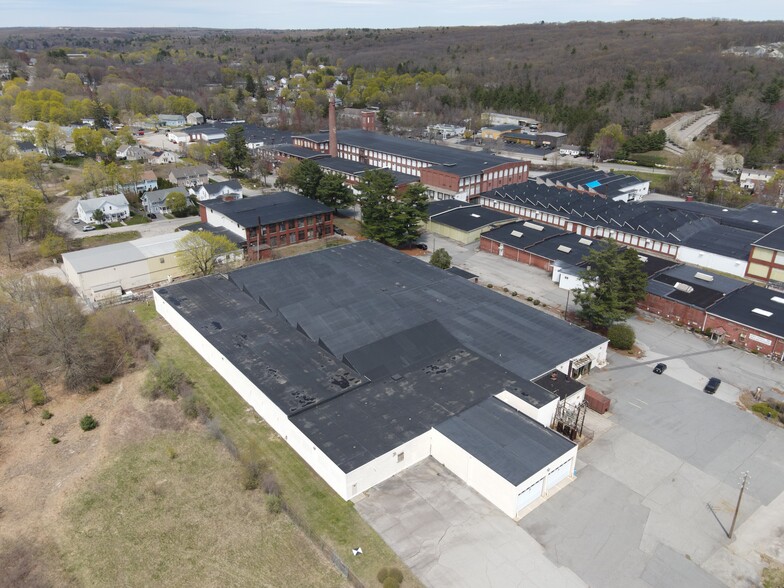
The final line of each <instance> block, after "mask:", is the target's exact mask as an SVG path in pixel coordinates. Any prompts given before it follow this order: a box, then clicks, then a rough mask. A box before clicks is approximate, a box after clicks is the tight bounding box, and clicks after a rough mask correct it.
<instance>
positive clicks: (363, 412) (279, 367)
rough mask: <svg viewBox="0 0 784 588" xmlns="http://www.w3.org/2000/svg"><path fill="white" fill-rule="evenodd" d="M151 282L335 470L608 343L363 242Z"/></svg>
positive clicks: (525, 388) (524, 391)
mask: <svg viewBox="0 0 784 588" xmlns="http://www.w3.org/2000/svg"><path fill="white" fill-rule="evenodd" d="M261 198H264V197H261ZM251 200H252V199H251ZM314 283H317V284H318V287H313V285H314ZM157 293H158V294H159V295H160V296H161V297H162V298H163V299H164V300H165V301H166V302H168V303H169V304H170V305H172V306H173V307H174V308H175V309H176V311H177V312H178V313H179V314H180V315H181V316H182V317H183V318H184V319H185V320H186V321H188V322H189V323H190V324H191V325H192V326H193V327H194V328H195V329H196V330H197V331H198V332H199V333H201V334H202V335H203V336H204V337H206V338H207V339H208V340H209V341H210V343H211V344H212V345H214V346H215V347H216V348H217V349H218V351H219V352H220V353H221V354H223V355H224V356H225V357H226V358H227V359H228V360H229V361H230V362H232V364H233V365H235V366H236V367H237V369H239V370H240V371H241V372H242V373H243V374H245V375H246V376H247V377H248V378H249V379H250V380H251V381H252V382H254V383H255V384H256V385H257V386H258V387H259V388H261V389H262V390H264V393H265V394H266V395H267V396H268V397H269V398H270V400H271V401H272V402H273V403H275V404H276V405H277V406H278V407H279V408H280V409H281V410H282V411H283V412H284V413H285V414H287V415H289V418H290V420H291V421H292V422H293V423H294V424H295V425H296V426H297V427H298V428H299V429H300V430H302V431H303V433H304V434H305V435H307V437H308V438H309V439H310V440H311V441H312V442H313V443H314V445H316V446H317V447H319V449H321V450H322V451H323V452H324V453H325V454H326V455H327V456H328V457H329V458H330V459H331V460H333V461H334V462H335V463H336V464H337V465H338V466H339V467H340V468H341V469H342V470H343V471H344V472H348V471H352V470H354V469H356V468H357V467H359V466H361V465H363V464H365V463H367V462H369V461H370V460H372V459H373V458H375V457H378V456H379V455H383V454H384V453H386V452H388V451H391V450H392V449H394V448H395V447H397V446H399V445H400V444H401V443H403V442H405V441H407V440H410V439H413V438H414V437H416V436H418V435H421V434H423V433H425V432H426V431H427V430H429V429H430V428H432V427H434V426H439V425H440V424H441V423H443V422H444V421H446V420H448V419H450V418H451V417H453V416H455V415H458V414H460V413H461V412H463V411H464V410H466V409H468V408H470V407H472V406H475V405H477V404H479V403H481V402H482V401H483V400H485V399H487V398H490V397H491V396H493V395H495V394H498V393H500V392H501V391H503V390H507V391H509V392H510V393H511V394H515V395H517V396H518V397H519V398H525V399H526V400H527V401H528V402H530V403H531V404H532V405H534V406H543V405H544V404H546V403H550V402H553V401H555V396H554V395H552V394H550V393H549V392H548V391H546V390H544V389H543V388H541V387H538V386H534V385H533V384H531V383H530V382H526V381H525V380H528V379H530V378H533V377H538V376H539V375H541V374H542V373H545V372H547V373H549V371H550V370H552V369H553V367H554V366H556V365H559V364H560V363H563V362H565V361H568V360H569V359H572V358H574V357H577V356H580V355H582V354H584V353H585V352H586V351H587V350H588V349H591V348H593V347H595V346H597V345H599V344H602V343H603V342H604V341H606V340H605V339H604V338H603V337H600V336H598V335H595V334H593V333H590V332H588V331H584V330H582V329H580V328H578V327H575V326H573V325H569V324H568V323H565V322H563V321H560V320H558V319H556V318H554V317H551V316H549V315H548V314H545V313H543V312H540V311H538V310H535V309H533V308H531V307H528V306H526V305H523V304H520V303H518V302H516V301H514V300H512V299H509V298H505V297H503V296H501V295H499V294H497V293H495V292H492V291H490V290H488V289H487V288H483V287H481V286H478V285H476V284H473V283H471V282H469V281H467V280H464V279H462V278H460V277H457V276H455V275H452V274H450V273H449V272H445V271H443V270H440V269H438V268H435V267H432V266H430V265H429V264H426V263H422V262H421V261H420V260H417V259H414V258H412V257H410V256H407V255H405V254H402V253H400V252H399V251H395V250H393V249H391V248H388V247H385V246H383V245H380V244H378V243H374V242H372V241H362V242H359V243H352V244H349V245H344V246H342V247H335V248H330V249H326V250H322V251H318V252H314V253H309V254H305V255H299V256H295V257H290V258H284V259H281V260H276V261H273V262H270V263H265V264H259V265H254V266H250V267H247V268H243V269H240V270H236V271H234V272H231V273H229V274H228V275H227V276H226V277H221V276H209V277H207V278H202V279H198V280H191V281H188V282H183V283H179V284H174V285H171V286H167V287H165V288H159V289H158V290H157ZM532 390H536V394H532V393H531V391H532ZM519 418H523V417H519ZM525 418H527V417H525ZM521 427H526V425H521ZM510 434H512V433H510ZM537 434H538V433H537ZM545 437H547V436H546V435H545V436H544V437H542V438H543V439H544V438H545ZM537 438H538V437H537ZM514 439H516V437H513V438H512V440H514ZM561 439H562V438H560V437H559V438H558V439H554V440H552V441H543V443H544V444H545V445H546V446H547V447H550V445H551V444H553V445H554V444H558V445H557V446H555V447H554V448H551V450H553V451H555V450H560V448H562V447H563V441H562V440H561ZM547 447H545V448H544V449H543V450H546V449H547Z"/></svg>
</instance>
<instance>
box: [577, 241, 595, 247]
mask: <svg viewBox="0 0 784 588" xmlns="http://www.w3.org/2000/svg"><path fill="white" fill-rule="evenodd" d="M578 243H579V244H580V245H587V246H588V247H590V246H591V245H593V241H591V240H590V239H580V240H579V241H578Z"/></svg>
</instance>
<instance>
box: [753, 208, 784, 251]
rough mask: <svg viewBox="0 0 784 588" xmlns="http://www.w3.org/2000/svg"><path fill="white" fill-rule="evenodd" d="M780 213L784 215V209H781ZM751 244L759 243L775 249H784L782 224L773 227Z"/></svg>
mask: <svg viewBox="0 0 784 588" xmlns="http://www.w3.org/2000/svg"><path fill="white" fill-rule="evenodd" d="M782 215H783V216H784V211H782ZM752 245H759V246H760V247H767V248H768V249H775V250H776V251H784V226H781V227H779V228H778V229H774V230H773V231H771V232H770V233H768V234H767V235H765V236H764V237H762V238H761V239H757V240H756V241H754V243H752Z"/></svg>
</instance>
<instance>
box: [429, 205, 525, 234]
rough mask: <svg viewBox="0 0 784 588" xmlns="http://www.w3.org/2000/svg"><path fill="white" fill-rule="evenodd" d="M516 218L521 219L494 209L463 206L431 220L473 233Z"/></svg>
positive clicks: (433, 216)
mask: <svg viewBox="0 0 784 588" xmlns="http://www.w3.org/2000/svg"><path fill="white" fill-rule="evenodd" d="M516 218H519V217H516V216H512V215H509V214H506V213H503V212H499V211H497V210H494V209H492V208H484V207H482V206H477V205H474V206H461V207H458V208H454V209H452V210H447V211H446V212H440V213H438V214H435V215H432V216H431V217H430V220H431V221H432V222H434V223H439V224H442V225H446V226H447V227H452V228H453V229H457V230H459V231H473V230H476V229H479V228H482V227H486V226H488V225H492V224H494V223H502V222H508V221H511V220H514V219H516Z"/></svg>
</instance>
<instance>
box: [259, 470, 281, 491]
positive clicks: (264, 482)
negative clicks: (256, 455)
mask: <svg viewBox="0 0 784 588" xmlns="http://www.w3.org/2000/svg"><path fill="white" fill-rule="evenodd" d="M261 488H262V490H264V492H266V493H267V494H269V495H270V496H280V486H279V485H278V479H277V478H276V477H275V474H273V473H272V472H270V471H266V472H264V474H263V475H262V476H261Z"/></svg>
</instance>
